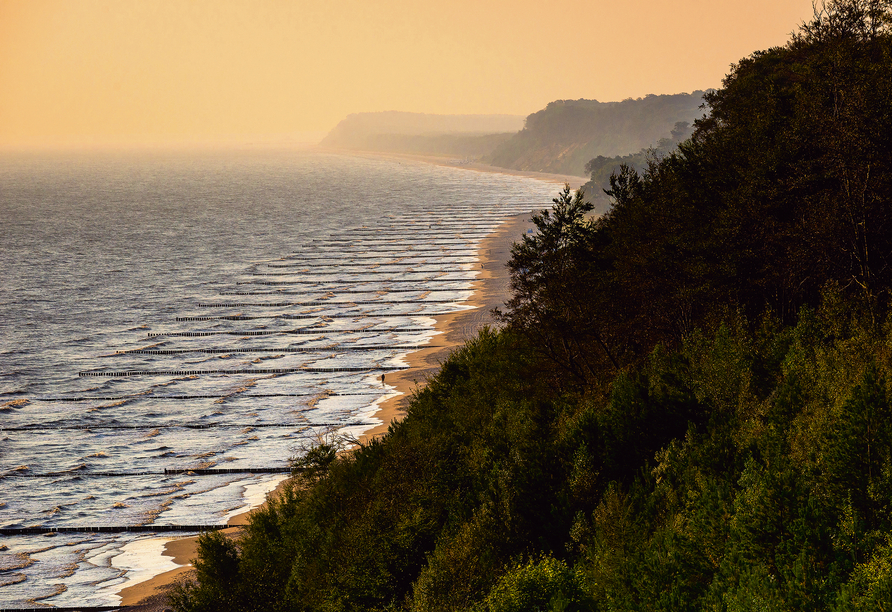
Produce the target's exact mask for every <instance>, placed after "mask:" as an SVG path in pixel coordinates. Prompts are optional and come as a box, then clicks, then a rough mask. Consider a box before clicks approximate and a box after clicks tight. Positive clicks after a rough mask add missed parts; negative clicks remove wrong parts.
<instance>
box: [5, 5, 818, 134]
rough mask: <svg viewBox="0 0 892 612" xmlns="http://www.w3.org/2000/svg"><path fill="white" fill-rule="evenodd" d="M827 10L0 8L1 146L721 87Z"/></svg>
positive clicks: (308, 125)
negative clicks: (747, 62) (754, 56)
mask: <svg viewBox="0 0 892 612" xmlns="http://www.w3.org/2000/svg"><path fill="white" fill-rule="evenodd" d="M812 14H813V10H812V3H811V0H672V1H670V0H436V1H433V0H0V146H32V145H34V146H47V145H49V146H52V145H71V144H75V145H77V144H105V143H125V144H126V143H163V142H191V141H195V142H208V141H210V142H216V141H220V142H230V141H237V142H241V141H244V142H251V141H269V142H302V141H311V140H319V139H320V138H321V137H322V136H323V135H324V133H325V132H327V131H328V130H330V129H331V128H333V127H334V126H335V125H336V124H337V123H338V122H339V121H340V120H341V119H343V118H344V117H346V116H347V115H348V114H350V113H356V112H367V111H384V110H399V111H411V112H423V113H439V114H470V113H483V114H496V113H499V114H501V113H505V114H516V115H528V114H530V113H533V112H535V111H537V110H539V109H541V108H544V107H545V105H546V104H547V103H548V102H550V101H552V100H558V99H578V98H588V99H597V100H600V101H604V102H606V101H612V100H623V99H626V98H630V97H632V98H637V97H641V96H645V95H647V94H650V93H654V94H671V93H680V92H691V91H694V90H698V89H708V88H713V87H720V86H721V81H722V78H723V77H724V76H725V75H726V74H727V73H728V71H729V69H730V66H731V65H732V64H733V63H734V62H736V61H738V60H739V59H741V58H743V57H746V56H748V55H750V54H751V53H752V52H754V51H757V50H760V49H767V48H770V47H773V46H778V45H783V44H785V43H786V41H787V40H788V39H789V37H790V33H791V32H793V31H795V30H796V29H797V28H798V26H799V24H801V23H802V22H803V21H805V20H807V19H808V18H810V17H811V16H812Z"/></svg>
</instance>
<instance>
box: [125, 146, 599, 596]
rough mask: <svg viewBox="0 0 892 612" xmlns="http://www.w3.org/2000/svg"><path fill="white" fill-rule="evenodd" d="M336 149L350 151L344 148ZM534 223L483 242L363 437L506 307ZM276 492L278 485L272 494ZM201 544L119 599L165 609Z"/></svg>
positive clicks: (559, 178) (397, 414)
mask: <svg viewBox="0 0 892 612" xmlns="http://www.w3.org/2000/svg"><path fill="white" fill-rule="evenodd" d="M337 152H339V153H347V152H346V151H337ZM349 154H351V155H354V154H357V155H368V156H374V157H385V158H401V159H407V160H413V161H417V162H423V163H433V164H437V165H442V166H450V167H457V168H462V169H467V170H474V171H480V172H500V173H504V174H512V175H517V176H528V177H530V178H538V179H540V180H546V181H549V182H553V183H555V185H556V188H555V195H557V192H558V191H559V189H560V187H559V186H560V185H563V184H564V183H568V184H569V185H570V187H571V188H572V189H578V188H579V187H580V186H581V185H582V184H583V183H584V182H585V179H584V178H581V177H573V176H564V175H555V174H544V173H539V172H520V171H513V170H506V169H504V168H495V167H491V166H483V165H480V164H466V163H464V162H460V161H457V160H454V159H450V158H439V157H427V156H419V155H397V154H378V153H358V152H353V151H350V152H349ZM533 210H534V209H531V210H530V212H533ZM533 227H534V226H533V224H532V223H531V222H530V214H529V213H525V214H521V215H517V216H514V217H511V218H509V219H508V220H507V221H506V222H505V223H503V224H502V225H501V226H499V228H498V229H497V230H496V231H495V232H493V233H492V234H490V235H489V236H487V237H486V238H485V239H484V240H483V241H482V242H481V245H480V248H479V249H478V255H477V257H478V260H479V261H478V263H477V265H478V266H479V268H478V269H479V270H480V274H479V275H478V276H477V280H475V281H474V283H473V284H472V287H473V289H474V293H473V295H472V296H471V299H469V300H468V301H466V302H465V304H466V305H470V306H474V308H473V309H472V310H464V311H461V312H457V313H452V314H448V315H441V316H438V317H436V324H435V325H434V328H435V330H436V331H437V332H439V333H438V334H437V335H436V336H434V338H433V340H432V341H431V344H432V346H431V347H430V348H425V349H421V350H418V351H414V352H412V353H410V354H409V355H408V357H406V358H405V361H406V363H407V364H408V366H409V367H408V368H407V369H405V370H400V371H398V372H393V373H391V374H388V375H387V377H386V379H385V382H386V385H387V386H388V387H389V388H390V390H391V391H396V392H398V393H399V394H398V395H396V396H394V397H391V398H389V399H387V400H385V401H383V402H381V404H380V406H379V411H378V412H377V413H376V414H375V416H376V417H377V418H378V419H381V421H382V424H381V425H379V426H377V427H375V428H373V429H370V430H368V431H366V432H365V433H364V434H363V436H362V440H368V439H371V438H372V437H375V436H380V435H382V434H384V433H386V432H387V428H388V427H389V426H390V423H391V422H392V421H394V420H399V419H400V418H402V416H403V415H404V414H405V406H406V404H407V403H408V402H409V400H410V399H411V397H412V392H413V391H414V390H415V389H416V388H418V387H423V386H424V384H425V382H426V381H427V380H428V379H430V378H431V377H432V376H434V375H435V374H436V372H437V371H438V370H439V367H440V364H442V363H443V361H445V359H446V358H447V357H448V356H449V354H450V353H451V352H452V351H453V350H454V349H455V348H456V347H458V346H460V345H462V344H464V342H465V341H467V340H469V339H471V338H473V337H474V336H476V335H477V333H478V331H479V330H480V329H482V328H483V327H484V326H486V325H489V326H493V325H495V323H496V322H495V320H494V319H493V318H492V315H491V312H490V311H491V310H492V309H493V308H501V307H503V306H504V305H505V302H506V301H507V300H508V299H509V298H510V295H511V292H510V280H511V279H510V276H509V274H508V269H507V266H506V264H507V262H508V260H509V259H510V257H511V245H512V244H513V243H514V242H516V241H518V240H519V239H520V237H521V235H523V234H524V233H526V232H527V230H528V229H531V228H533ZM275 494H276V493H275V491H274V492H273V493H271V494H270V495H275ZM249 515H250V511H248V512H243V513H242V514H238V515H236V516H234V517H233V518H232V519H230V520H229V522H228V524H229V525H232V526H233V527H231V528H229V529H225V530H223V533H226V534H228V535H230V536H233V537H234V536H237V535H238V533H239V531H240V528H239V527H238V526H239V525H245V524H247V521H248V517H249ZM197 548H198V538H196V537H185V538H178V539H172V540H171V541H169V542H168V543H167V544H166V545H165V547H164V555H165V556H168V557H171V558H172V559H173V561H174V563H178V564H181V565H182V566H181V567H179V568H177V569H175V570H171V571H168V572H165V573H163V574H159V575H157V576H155V577H153V578H151V579H149V580H146V581H145V582H140V583H139V584H136V585H133V586H131V587H126V588H124V589H123V590H121V591H120V593H118V595H119V596H120V597H121V599H122V601H121V605H124V606H133V607H131V608H129V609H131V610H134V611H136V612H160V611H161V610H163V609H164V608H165V600H164V597H163V592H164V591H165V590H166V589H167V588H169V587H170V586H171V585H172V584H173V583H174V582H176V581H177V580H178V579H181V578H184V577H186V576H187V575H188V574H189V573H190V572H191V571H192V566H191V563H190V562H191V560H192V559H194V558H195V556H196V550H197Z"/></svg>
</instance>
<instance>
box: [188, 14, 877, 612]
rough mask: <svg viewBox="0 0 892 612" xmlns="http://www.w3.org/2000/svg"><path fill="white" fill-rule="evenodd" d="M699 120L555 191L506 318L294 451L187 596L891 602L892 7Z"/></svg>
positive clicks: (815, 605) (523, 257)
mask: <svg viewBox="0 0 892 612" xmlns="http://www.w3.org/2000/svg"><path fill="white" fill-rule="evenodd" d="M705 101H706V105H707V108H706V113H705V115H704V116H703V117H702V118H701V119H699V120H697V121H696V122H695V123H694V125H693V131H692V133H691V135H690V137H688V138H687V139H685V140H683V141H682V142H680V143H678V145H677V147H676V148H675V149H674V150H673V151H671V152H669V153H667V154H666V155H663V156H661V157H657V156H654V157H651V159H649V160H648V161H647V163H646V164H645V167H644V168H643V169H639V170H636V169H635V168H634V167H632V166H630V165H628V164H621V165H620V167H619V168H618V169H617V170H616V171H615V172H613V173H612V175H611V176H610V177H609V188H608V189H607V192H608V194H607V195H608V196H609V197H610V199H611V202H612V205H611V207H610V208H609V210H607V211H606V212H605V213H604V214H602V215H598V216H595V215H592V204H591V203H590V201H589V200H588V199H587V198H586V195H585V193H584V192H581V191H580V192H576V193H572V192H571V191H570V189H569V188H566V189H564V190H563V191H562V192H560V193H559V194H558V195H557V197H556V198H555V200H554V205H553V207H552V208H550V209H549V210H544V211H541V212H540V213H538V214H536V215H535V216H534V222H535V225H536V227H537V231H536V232H535V233H533V234H528V235H525V236H524V237H523V239H522V241H520V242H518V243H516V244H515V246H514V249H513V252H512V258H511V261H510V263H509V268H510V271H511V275H512V290H513V296H512V299H511V300H510V301H509V302H508V303H507V304H506V305H505V308H504V309H503V310H502V311H501V312H500V313H499V319H500V321H501V325H500V326H499V328H498V329H493V330H485V331H483V332H482V333H481V334H480V335H479V336H478V337H476V338H475V339H473V340H472V341H470V342H468V343H467V344H466V345H465V346H464V347H462V348H461V349H459V350H457V351H455V352H454V353H453V354H452V356H451V357H450V358H449V359H448V360H447V361H446V362H445V363H444V364H443V366H442V368H441V369H440V372H439V373H438V375H437V376H436V377H434V378H433V379H431V380H430V381H429V383H428V384H427V386H426V387H424V388H423V389H420V390H419V391H418V392H416V394H415V395H414V396H413V398H412V400H411V402H410V403H409V406H408V411H407V415H406V417H405V418H404V419H403V420H401V421H399V422H395V423H394V424H392V425H391V427H390V429H389V431H388V432H387V434H386V435H385V436H383V437H382V438H380V439H377V440H374V441H371V442H368V443H366V444H363V445H362V446H361V447H359V448H356V449H354V450H352V451H350V452H342V453H336V452H335V451H336V450H337V446H338V441H337V440H335V439H328V440H325V441H323V442H322V443H321V444H320V445H319V446H317V447H316V448H314V449H313V450H312V451H311V452H310V453H308V454H307V455H306V456H305V457H302V458H301V459H300V460H298V461H296V462H295V466H294V467H295V477H294V479H293V482H292V485H291V486H290V487H288V488H286V490H285V491H284V493H283V494H282V496H281V497H280V498H279V499H278V500H276V501H274V502H272V503H270V504H269V506H268V507H267V508H266V509H264V510H263V511H259V512H256V513H254V514H253V516H252V518H251V521H250V525H249V526H247V527H246V529H245V530H244V533H243V535H242V537H241V538H239V539H238V540H232V539H228V538H227V537H226V536H223V535H221V534H219V533H208V534H204V535H202V536H201V538H200V543H199V557H198V559H197V560H196V561H195V569H196V574H195V577H194V579H192V580H190V581H187V582H184V583H182V584H180V585H179V586H177V588H176V589H175V592H174V593H173V595H172V603H173V605H174V607H175V608H176V609H177V610H181V611H195V612H198V611H211V610H214V611H219V610H258V611H260V610H264V611H310V610H314V611H322V610H324V611H332V612H334V611H353V610H356V611H359V610H364V611H368V610H381V611H383V610H406V611H416V612H434V611H443V612H445V611H456V612H458V611H468V612H520V611H532V610H542V611H554V612H558V611H566V612H576V611H588V610H592V611H613V610H617V611H618V610H667V611H668V610H716V611H728V612H736V611H738V610H768V611H771V610H831V611H839V612H841V611H848V610H889V609H890V602H892V386H890V380H892V351H890V349H892V318H890V290H892V266H890V264H892V261H890V258H892V206H890V203H892V146H890V142H892V2H890V1H889V0H827V2H825V3H824V4H822V5H818V6H817V7H816V10H815V16H814V19H813V20H811V21H809V22H807V23H805V24H803V25H802V26H801V27H800V28H799V30H798V31H797V32H796V33H795V34H793V35H792V37H791V39H790V40H789V42H788V43H787V44H786V45H784V46H783V47H777V48H772V49H768V50H764V51H759V52H756V53H753V54H752V55H750V56H749V57H746V58H744V59H742V60H740V61H739V63H737V64H736V65H735V66H733V67H732V70H731V71H730V73H729V74H728V76H727V77H726V78H725V80H724V82H723V86H722V88H720V89H718V90H716V91H713V92H709V93H707V94H706V95H705Z"/></svg>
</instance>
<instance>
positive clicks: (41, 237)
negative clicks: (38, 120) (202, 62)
mask: <svg viewBox="0 0 892 612" xmlns="http://www.w3.org/2000/svg"><path fill="white" fill-rule="evenodd" d="M556 191H557V188H556V186H555V185H553V184H548V183H544V182H541V181H537V180H533V179H528V178H520V177H513V176H507V175H499V174H485V173H478V172H472V171H466V170H461V169H455V168H448V167H438V166H433V165H427V164H421V163H415V162H408V161H402V162H401V161H397V160H388V159H381V158H367V157H352V156H341V155H332V154H321V153H316V152H310V151H274V150H244V151H235V150H233V151H226V152H221V151H217V152H201V153H196V152H194V151H193V152H186V151H140V152H129V153H110V152H106V153H102V152H96V153H89V154H84V153H80V154H74V153H40V154H38V153H28V154H25V153H22V154H15V155H13V154H4V155H3V156H2V157H0V217H2V219H3V224H2V246H0V271H2V272H0V275H2V285H0V428H2V432H0V527H2V528H5V529H7V530H12V529H13V528H24V527H35V526H38V527H77V528H84V527H97V526H106V527H110V526H111V527H128V526H130V527H132V526H141V525H177V526H182V525H189V526H194V525H219V524H224V523H225V522H226V521H227V520H228V518H230V517H232V516H233V515H235V514H237V513H239V512H242V511H244V510H246V509H247V508H248V506H250V505H256V504H257V503H259V502H260V501H262V499H263V496H264V494H265V493H266V492H267V491H268V490H270V489H272V488H273V487H274V486H275V485H276V483H278V482H279V481H280V480H281V479H282V478H283V474H281V473H279V474H276V473H261V474H258V473H251V470H256V469H257V468H264V469H278V470H287V467H288V461H289V458H290V457H293V456H295V455H297V454H299V453H300V452H301V449H303V448H305V446H306V444H307V443H308V441H309V440H312V439H314V438H315V437H316V436H317V434H318V433H319V432H322V431H328V430H331V429H335V430H338V431H342V432H345V433H349V434H351V435H354V436H358V435H360V434H361V433H362V432H363V431H365V430H368V429H370V428H371V427H372V426H374V425H376V424H378V423H379V422H380V421H378V420H376V419H375V417H374V413H375V410H376V403H377V402H379V401H381V400H382V399H383V398H384V397H385V396H386V395H387V393H388V390H387V389H385V388H382V385H381V378H380V376H381V374H382V373H386V372H387V371H390V370H392V369H396V368H401V367H404V366H405V362H404V361H403V360H402V357H404V356H405V355H406V354H407V352H408V351H409V350H411V348H412V347H416V346H419V345H423V344H427V343H430V342H433V343H436V336H435V334H434V333H433V327H432V325H433V322H434V320H433V318H432V316H433V315H435V314H437V313H444V312H453V311H455V310H457V309H460V308H466V307H467V306H462V302H463V301H464V300H466V299H467V298H468V297H469V296H470V291H469V288H470V281H471V280H472V279H473V278H474V277H475V275H476V272H475V271H474V269H475V268H479V264H475V261H476V259H475V247H476V246H477V244H478V242H479V240H480V239H481V238H482V237H484V236H485V235H486V234H487V233H489V232H490V231H492V230H493V229H494V228H495V227H497V225H498V224H499V223H500V222H501V221H503V220H504V219H506V218H507V217H508V216H511V215H515V214H518V213H521V212H523V213H526V212H528V211H530V210H531V209H533V208H536V207H539V208H541V207H542V206H543V205H544V204H545V203H548V202H549V201H550V199H551V198H552V197H553V196H554V194H555V193H556ZM537 205H538V206H537ZM201 469H203V470H210V471H209V472H196V471H195V470H201ZM222 469H226V470H235V473H219V472H217V473H215V472H214V470H222ZM165 470H168V471H169V472H168V473H167V474H165ZM188 470H191V472H189V471H188ZM9 533H11V531H6V532H4V535H0V547H2V548H0V608H16V607H33V606H34V604H35V602H39V604H48V605H53V606H73V605H114V604H117V603H118V602H119V599H118V597H117V596H116V595H115V594H116V593H117V592H118V591H119V590H120V589H121V588H122V587H123V586H129V585H130V584H133V581H134V580H142V579H146V578H148V577H150V576H151V575H153V574H155V573H158V572H161V571H164V570H166V569H170V568H171V567H172V566H169V564H166V563H165V562H164V561H163V559H162V558H161V557H160V556H159V555H158V554H157V553H158V551H160V544H161V543H162V542H163V541H164V540H163V539H162V537H161V536H159V535H157V534H153V533H133V532H127V531H124V532H120V533H88V532H62V533H48V534H46V533H36V534H26V535H9ZM177 535H181V534H179V533H178V534H177ZM166 537H169V534H168V535H167V536H166ZM152 551H154V552H152ZM128 581H130V582H128Z"/></svg>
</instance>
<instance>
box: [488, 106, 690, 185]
mask: <svg viewBox="0 0 892 612" xmlns="http://www.w3.org/2000/svg"><path fill="white" fill-rule="evenodd" d="M702 104H703V92H702V91H695V92H693V93H691V94H675V95H662V96H657V95H648V96H646V97H644V98H638V99H632V98H629V99H628V100H623V101H622V102H598V101H597V100H558V101H556V102H551V103H549V104H548V106H546V107H545V108H544V109H543V110H541V111H539V112H536V113H533V114H532V115H530V116H529V117H527V120H526V125H525V127H524V129H523V130H521V131H520V132H518V133H517V134H516V135H515V136H513V137H512V138H511V139H510V140H508V141H506V142H504V143H502V144H500V145H499V146H498V147H497V148H496V150H495V151H493V153H492V154H491V155H490V156H489V157H488V158H487V161H488V163H491V164H492V165H494V166H500V167H502V168H513V169H515V170H533V171H536V172H554V173H557V174H570V175H575V176H588V175H590V174H591V171H587V170H586V163H588V162H589V160H591V159H592V158H595V157H597V156H599V155H602V156H613V155H624V154H626V153H629V152H631V151H638V150H639V149H642V148H644V147H650V146H653V145H654V144H655V143H657V142H658V141H659V140H660V139H661V138H665V137H668V136H669V133H670V131H671V130H672V129H673V126H675V125H676V123H678V122H688V123H690V122H692V121H693V120H694V119H697V118H698V117H700V116H701V115H702V114H703V111H702V109H701V105H702Z"/></svg>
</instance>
